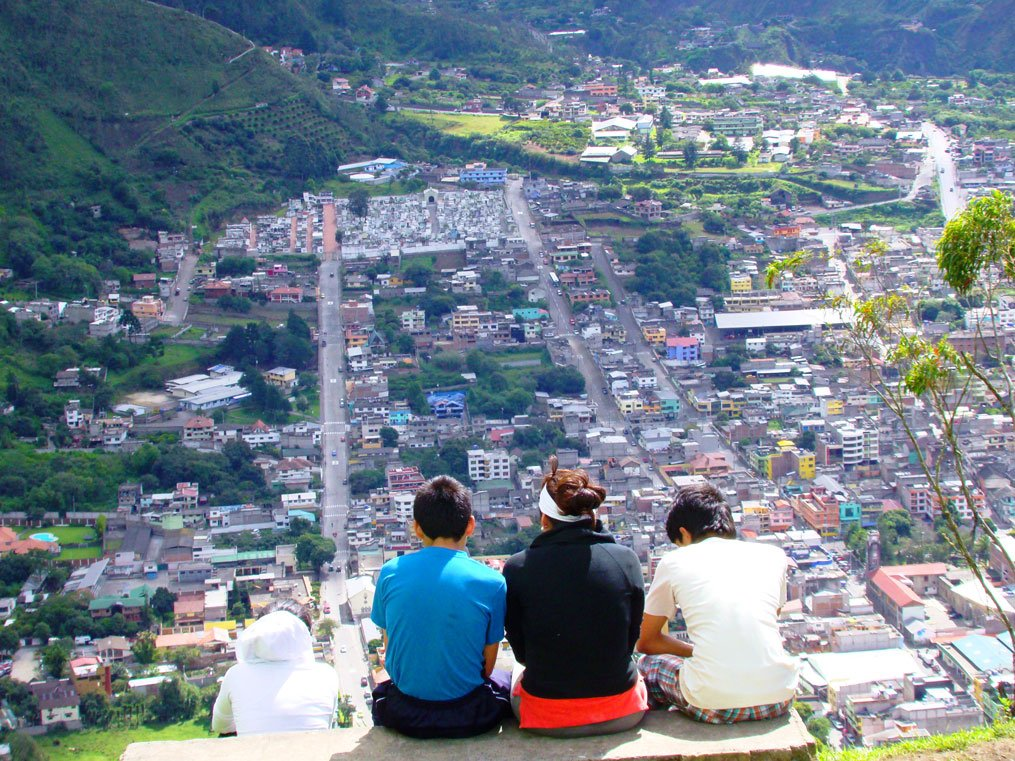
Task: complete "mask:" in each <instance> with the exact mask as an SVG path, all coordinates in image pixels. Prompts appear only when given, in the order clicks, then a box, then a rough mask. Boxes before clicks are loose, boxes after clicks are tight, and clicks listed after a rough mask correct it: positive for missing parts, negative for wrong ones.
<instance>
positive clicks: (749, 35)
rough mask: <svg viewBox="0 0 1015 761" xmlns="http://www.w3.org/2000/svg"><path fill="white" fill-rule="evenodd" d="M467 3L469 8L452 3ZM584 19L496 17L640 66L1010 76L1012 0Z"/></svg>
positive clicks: (651, 10)
mask: <svg viewBox="0 0 1015 761" xmlns="http://www.w3.org/2000/svg"><path fill="white" fill-rule="evenodd" d="M459 4H461V5H466V6H467V5H471V4H472V2H471V0H459ZM596 5H605V7H606V8H607V9H608V12H607V13H605V14H603V13H600V14H597V15H596V16H592V15H591V10H592V8H593V7H595V6H592V5H591V4H590V3H587V2H585V1H584V0H562V1H561V2H557V3H552V4H548V3H537V2H533V0H502V2H500V3H498V5H497V7H498V9H499V12H500V13H503V14H511V15H515V16H517V17H520V18H523V19H525V20H526V21H528V22H530V23H532V24H534V25H535V26H537V27H538V28H541V29H545V30H549V29H553V28H573V27H575V26H577V27H581V28H584V29H587V30H588V35H587V37H586V40H587V42H586V44H587V46H588V47H589V48H590V49H591V50H592V52H595V53H599V54H610V55H615V56H623V57H627V58H630V59H631V60H634V61H638V62H640V63H642V64H650V63H657V62H661V61H670V60H674V59H683V60H684V61H685V63H686V64H687V65H689V66H690V67H691V68H693V69H696V70H703V69H706V68H709V67H712V66H716V67H719V68H721V69H724V70H730V69H734V68H737V67H741V66H744V65H746V64H750V63H752V62H755V61H759V60H766V61H767V60H771V61H775V62H794V63H801V64H815V65H818V66H823V67H826V68H840V69H846V70H848V71H856V70H862V71H872V72H879V71H885V70H889V71H890V70H893V69H901V70H903V71H907V72H912V73H919V74H956V73H957V74H964V73H966V72H967V71H969V70H970V69H977V68H982V69H993V70H998V71H1010V70H1012V68H1015V44H1013V43H1015V25H1013V24H1011V23H1010V19H1011V18H1012V17H1013V14H1015V0H986V1H985V2H974V1H973V0H931V2H927V1H926V0H800V1H799V2H795V3H785V2H776V1H775V0H752V1H751V2H742V0H709V1H708V2H705V1H704V0H624V2H607V3H605V4H596ZM701 26H711V27H712V28H713V29H714V30H715V31H716V32H717V33H718V36H717V38H716V39H715V40H714V42H713V43H712V44H711V45H708V46H701V47H698V48H697V49H695V50H692V51H689V52H683V53H682V52H680V51H677V50H676V46H675V44H674V43H675V42H677V41H678V40H679V38H680V37H681V36H682V35H684V34H685V33H686V32H687V30H688V29H689V28H691V27H701Z"/></svg>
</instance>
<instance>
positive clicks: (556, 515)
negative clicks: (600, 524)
mask: <svg viewBox="0 0 1015 761" xmlns="http://www.w3.org/2000/svg"><path fill="white" fill-rule="evenodd" d="M539 512H541V513H542V514H543V515H545V516H546V517H547V518H553V519H554V520H555V521H563V522H564V523H575V522H577V521H584V520H588V519H589V518H592V519H595V516H594V515H589V514H587V513H582V514H581V515H564V513H562V512H561V511H560V508H559V507H557V503H556V502H554V501H553V497H551V496H550V492H548V491H547V490H546V487H545V486H544V487H543V490H542V491H541V492H539Z"/></svg>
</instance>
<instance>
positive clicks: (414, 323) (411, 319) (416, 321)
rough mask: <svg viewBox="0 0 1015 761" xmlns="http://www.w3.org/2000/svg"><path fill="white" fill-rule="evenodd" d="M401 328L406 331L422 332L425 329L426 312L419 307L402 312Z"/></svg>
mask: <svg viewBox="0 0 1015 761" xmlns="http://www.w3.org/2000/svg"><path fill="white" fill-rule="evenodd" d="M402 330H404V331H405V332H406V333H422V332H423V331H424V330H426V312H424V311H423V310H422V309H419V308H416V309H409V310H407V311H405V312H402Z"/></svg>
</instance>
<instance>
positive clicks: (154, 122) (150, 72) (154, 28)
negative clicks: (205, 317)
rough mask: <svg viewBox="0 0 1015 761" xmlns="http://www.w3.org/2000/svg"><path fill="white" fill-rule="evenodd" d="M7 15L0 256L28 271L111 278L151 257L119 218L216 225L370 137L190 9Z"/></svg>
mask: <svg viewBox="0 0 1015 761" xmlns="http://www.w3.org/2000/svg"><path fill="white" fill-rule="evenodd" d="M0 17H2V18H3V19H4V23H3V24H0V266H10V267H12V268H13V269H14V270H15V273H16V274H17V275H18V276H20V277H26V276H32V277H36V278H40V277H41V276H43V275H45V274H46V273H47V272H50V271H52V270H53V269H54V266H55V268H56V269H60V268H63V267H69V268H70V269H72V270H74V271H75V272H76V273H77V274H78V276H79V277H78V278H77V279H78V280H89V281H94V280H95V278H96V276H97V274H102V275H106V276H110V275H114V276H115V275H116V272H115V269H116V267H117V266H121V265H123V266H128V267H137V266H139V265H142V264H143V261H139V260H138V258H137V256H136V255H135V254H134V253H133V252H130V251H129V250H127V248H126V245H125V244H124V242H123V241H122V240H121V239H120V238H119V236H117V235H116V232H115V230H116V227H118V226H121V225H125V224H126V225H139V226H147V227H151V228H156V227H172V226H174V224H175V225H178V224H179V221H177V220H180V219H181V218H186V215H187V213H188V212H189V211H190V210H191V209H194V210H195V216H194V218H193V221H195V222H197V223H199V224H207V225H212V224H216V223H218V222H219V221H220V220H221V219H222V217H223V216H224V214H225V213H226V212H228V211H229V210H231V209H232V208H234V207H236V206H242V205H249V206H252V207H253V206H257V205H263V204H264V203H265V202H266V201H268V200H269V199H272V198H275V197H277V196H278V194H279V192H280V191H281V190H283V189H285V188H287V187H289V186H291V187H292V188H297V187H299V186H300V185H302V183H303V182H304V181H305V180H306V179H308V178H310V177H316V176H326V175H331V174H332V173H333V172H334V164H335V162H336V161H338V160H341V158H343V157H344V156H345V155H346V154H347V153H358V152H360V151H362V150H364V147H365V146H369V144H370V143H371V141H372V140H373V133H372V127H371V126H370V124H369V122H368V121H367V118H366V116H365V115H364V114H363V110H362V109H359V108H356V107H353V106H342V105H340V104H336V103H332V102H329V101H327V100H326V99H325V98H324V96H323V94H321V93H320V92H318V91H317V90H316V88H315V87H314V86H313V83H312V82H309V81H306V82H305V81H301V80H300V79H298V78H297V77H294V76H293V75H292V74H290V73H288V72H287V71H285V70H284V69H282V68H281V67H280V66H278V64H277V63H276V62H274V61H273V60H272V59H271V58H270V57H269V56H268V55H267V54H265V53H264V52H263V51H261V50H260V49H258V48H257V47H255V46H253V45H252V44H251V43H250V42H249V41H248V40H246V39H245V38H244V37H242V36H240V35H238V34H236V33H233V32H231V31H229V30H227V29H225V28H223V27H221V26H218V25H216V24H212V23H210V22H207V21H203V20H201V19H200V18H198V17H195V16H193V15H191V14H187V13H184V12H182V11H178V10H172V9H168V8H163V7H160V6H157V5H154V4H151V3H146V2H141V1H140V0H0ZM93 206H94V207H98V208H95V209H94V210H93V209H92V207H93ZM40 270H42V271H41V273H40ZM44 287H45V286H44ZM90 290H91V289H90V288H85V289H84V292H85V293H88V292H90Z"/></svg>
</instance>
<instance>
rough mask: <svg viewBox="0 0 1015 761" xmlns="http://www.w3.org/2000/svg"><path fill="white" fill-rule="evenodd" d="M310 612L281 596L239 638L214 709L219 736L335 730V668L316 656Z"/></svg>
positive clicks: (212, 727)
mask: <svg viewBox="0 0 1015 761" xmlns="http://www.w3.org/2000/svg"><path fill="white" fill-rule="evenodd" d="M310 624H311V622H310V616H309V614H308V613H307V611H306V608H304V607H303V606H301V605H299V604H298V603H296V602H295V601H294V600H278V601H276V602H273V603H272V604H271V605H269V606H268V607H267V609H266V610H265V613H264V614H263V615H262V616H261V617H260V618H259V619H258V620H257V621H255V622H254V624H253V625H252V626H251V627H250V628H249V629H247V630H246V631H245V632H243V633H242V634H240V636H239V638H238V639H237V641H236V661H237V663H236V665H234V666H233V667H232V668H230V669H229V671H227V672H226V675H225V678H224V679H223V680H222V687H221V689H220V690H219V695H218V698H216V700H215V707H214V709H213V710H212V719H211V731H212V732H213V733H217V734H231V733H233V732H235V733H236V734H238V735H241V736H242V735H253V734H265V733H268V732H303V731H308V730H315V729H329V728H330V727H331V726H332V722H333V720H334V717H335V708H336V705H337V702H338V675H337V674H336V673H335V669H333V668H331V667H330V666H328V665H326V664H324V663H317V662H316V661H315V660H314V648H313V639H312V638H311V636H310Z"/></svg>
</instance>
